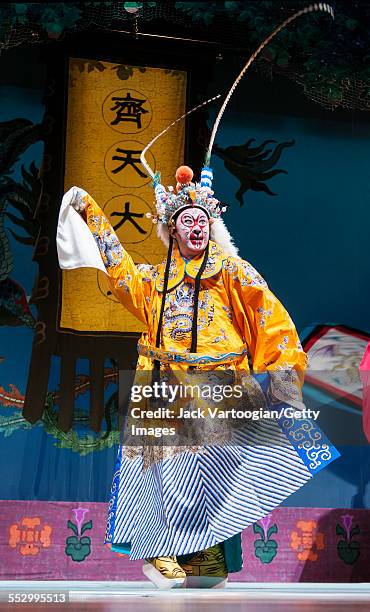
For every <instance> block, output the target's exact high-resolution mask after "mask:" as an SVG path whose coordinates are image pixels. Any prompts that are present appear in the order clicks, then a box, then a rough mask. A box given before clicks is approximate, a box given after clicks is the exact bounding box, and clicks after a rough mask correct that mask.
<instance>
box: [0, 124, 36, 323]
mask: <svg viewBox="0 0 370 612" xmlns="http://www.w3.org/2000/svg"><path fill="white" fill-rule="evenodd" d="M42 134H43V125H42V124H34V123H33V122H32V121H29V120H28V119H12V120H10V121H5V122H3V123H0V325H11V326H14V325H26V326H28V327H31V328H32V327H34V325H35V320H34V317H33V315H32V312H31V310H30V308H29V305H28V301H27V297H26V294H25V291H24V289H23V287H22V286H21V285H20V284H19V283H18V282H17V281H15V280H14V279H12V278H10V274H11V272H12V270H13V256H12V250H11V243H10V240H9V234H11V235H12V236H13V238H14V239H15V240H17V241H18V242H20V243H21V244H24V245H29V246H34V244H35V242H36V237H37V231H38V224H37V222H36V221H35V218H34V216H35V211H36V207H37V204H38V202H39V198H40V195H41V191H42V182H41V179H40V177H39V171H38V168H37V167H36V166H35V164H34V162H32V163H31V165H30V167H29V170H26V169H25V167H24V166H23V165H22V167H21V173H22V179H23V180H22V182H21V183H18V182H17V181H15V180H14V179H13V178H12V177H11V176H10V175H11V174H12V173H13V171H14V165H15V164H16V163H17V162H18V160H19V158H20V156H21V155H22V154H23V153H24V152H25V151H26V149H27V148H28V147H29V146H31V145H32V144H34V143H35V142H37V141H39V140H40V139H41V138H42ZM9 208H12V209H13V210H14V211H16V212H17V213H18V215H16V214H14V213H13V212H10V211H9ZM6 218H7V219H8V220H9V221H10V222H11V223H12V224H14V225H15V226H17V227H18V228H20V229H22V230H23V231H24V232H25V233H26V235H19V234H18V233H16V232H14V231H13V230H12V229H11V228H9V229H6V228H5V219H6Z"/></svg>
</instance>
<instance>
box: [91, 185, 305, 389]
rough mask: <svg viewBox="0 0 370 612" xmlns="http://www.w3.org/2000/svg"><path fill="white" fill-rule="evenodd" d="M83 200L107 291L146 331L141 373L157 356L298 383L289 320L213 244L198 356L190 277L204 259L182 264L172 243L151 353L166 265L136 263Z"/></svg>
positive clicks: (259, 281) (298, 359)
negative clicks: (281, 374)
mask: <svg viewBox="0 0 370 612" xmlns="http://www.w3.org/2000/svg"><path fill="white" fill-rule="evenodd" d="M84 200H85V201H86V202H87V205H86V209H85V220H86V222H87V224H88V226H89V228H90V230H91V232H92V234H93V236H94V238H95V240H96V243H97V245H98V247H99V250H100V253H101V256H102V258H103V261H104V264H105V267H106V270H107V273H108V275H109V284H110V288H111V290H112V292H113V293H114V294H115V295H116V297H117V298H118V299H119V301H120V302H121V303H122V304H123V306H124V307H125V308H127V309H128V310H129V311H130V312H131V313H133V314H134V315H135V316H136V317H137V318H138V319H139V320H140V321H142V322H143V323H144V324H145V325H146V326H147V331H145V332H144V333H143V334H142V337H141V339H140V341H139V345H138V351H139V361H138V368H139V369H146V370H148V369H151V368H152V366H153V359H155V358H157V359H158V360H159V361H160V362H161V363H162V364H168V365H170V366H171V367H176V368H177V369H187V368H188V367H189V366H191V365H195V366H198V367H201V368H202V369H208V368H212V369H213V368H215V367H216V368H218V367H221V368H223V369H224V368H231V369H235V370H244V371H247V372H249V371H250V368H252V370H253V371H254V372H265V371H274V370H275V371H276V370H292V368H294V369H295V370H296V372H297V374H298V377H297V378H299V379H300V380H301V382H302V380H303V374H304V370H305V368H306V365H307V357H306V354H305V353H304V351H303V349H302V346H301V343H300V341H299V337H298V334H297V332H296V329H295V327H294V324H293V322H292V320H291V318H290V316H289V314H288V313H287V311H286V310H285V308H284V307H283V306H282V304H281V303H280V302H279V300H278V299H277V298H276V297H275V296H274V294H273V293H272V292H271V291H270V290H269V288H268V286H267V284H266V282H265V281H264V280H263V278H262V277H261V276H260V275H259V274H258V272H257V271H256V270H255V269H254V268H253V267H252V266H251V265H250V264H249V263H248V262H246V261H243V260H242V259H239V258H237V257H231V256H229V255H227V254H226V253H225V252H224V251H223V250H222V249H221V248H220V247H219V246H218V245H217V244H216V243H214V242H212V241H211V242H210V247H209V258H208V262H207V265H206V268H205V270H204V272H203V275H202V282H201V289H200V295H199V310H198V345H197V353H194V354H192V353H190V352H189V348H190V344H191V322H192V314H193V295H194V279H195V276H196V274H197V271H198V270H199V267H200V265H201V262H202V259H203V255H200V256H199V257H196V258H194V259H192V260H190V261H185V260H184V259H183V257H182V256H181V253H180V251H179V249H178V247H177V243H176V242H175V243H174V248H173V253H172V259H171V265H170V272H169V281H168V293H167V296H166V304H165V310H164V317H163V326H162V332H161V347H160V348H159V349H158V348H155V337H156V332H157V326H158V319H159V313H160V308H161V300H162V290H163V282H164V271H165V262H164V263H161V264H159V265H157V266H151V265H147V264H139V265H135V264H134V262H133V260H132V258H131V257H130V255H129V254H128V253H127V252H126V251H125V250H124V249H123V248H122V246H121V245H120V243H119V241H118V239H117V237H116V236H115V233H114V231H113V229H112V227H111V225H110V223H109V221H108V220H107V219H106V217H105V216H104V214H103V212H102V211H101V209H100V208H99V206H98V205H97V204H96V202H95V201H94V200H93V198H92V197H91V196H89V195H86V196H85V197H84Z"/></svg>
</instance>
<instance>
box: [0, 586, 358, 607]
mask: <svg viewBox="0 0 370 612" xmlns="http://www.w3.org/2000/svg"><path fill="white" fill-rule="evenodd" d="M9 591H12V592H17V593H20V592H23V593H30V592H49V593H50V592H53V593H57V592H64V593H68V594H69V601H70V602H76V603H77V602H98V601H101V602H103V601H108V600H109V601H113V600H116V601H117V600H121V601H124V600H127V599H129V600H131V601H132V600H135V599H136V600H137V601H138V602H139V600H140V599H141V598H143V597H144V598H146V599H147V598H154V599H166V600H175V599H176V600H177V599H182V600H187V599H193V600H194V599H198V600H201V599H202V600H203V599H207V600H212V601H214V602H216V601H217V600H220V599H225V598H226V599H228V600H233V599H237V600H241V599H243V600H244V601H248V600H250V599H251V600H253V601H256V600H257V599H261V600H264V601H268V600H274V601H276V600H278V599H280V600H284V601H288V600H300V601H304V600H307V601H308V600H310V601H317V600H320V601H324V600H325V601H328V602H329V601H332V602H334V601H338V602H339V601H341V602H345V601H348V602H349V601H358V602H365V601H366V602H368V603H369V608H368V609H370V583H369V582H360V583H332V582H331V583H328V582H326V583H322V582H310V583H307V582H305V583H277V582H269V583H266V582H260V583H256V582H254V583H245V582H231V583H229V584H228V585H227V586H226V588H224V589H184V588H180V589H172V590H160V589H156V588H154V587H153V586H152V585H151V584H150V583H149V582H147V581H143V582H140V581H135V582H134V581H131V582H127V581H122V582H119V581H114V582H113V581H110V582H103V581H102V582H95V581H87V580H86V581H84V580H82V581H81V580H78V581H77V580H76V581H71V580H69V581H63V580H47V581H44V580H34V581H32V580H9V581H0V601H1V602H4V594H5V593H7V592H9Z"/></svg>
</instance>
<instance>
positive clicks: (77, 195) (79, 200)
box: [69, 186, 89, 213]
mask: <svg viewBox="0 0 370 612" xmlns="http://www.w3.org/2000/svg"><path fill="white" fill-rule="evenodd" d="M72 190H73V191H72V197H71V200H70V202H69V203H70V205H71V206H73V208H74V209H75V210H76V211H77V212H79V213H82V212H83V211H84V210H85V208H86V206H87V204H88V202H87V199H86V198H85V196H87V195H89V194H88V193H87V191H85V190H84V189H82V188H81V187H76V186H74V187H72ZM84 198H85V199H84Z"/></svg>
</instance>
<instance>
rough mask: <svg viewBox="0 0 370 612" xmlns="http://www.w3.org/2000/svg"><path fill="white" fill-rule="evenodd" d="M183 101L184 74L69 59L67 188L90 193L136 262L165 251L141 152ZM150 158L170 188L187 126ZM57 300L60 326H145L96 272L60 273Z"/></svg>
mask: <svg viewBox="0 0 370 612" xmlns="http://www.w3.org/2000/svg"><path fill="white" fill-rule="evenodd" d="M185 106H186V72H183V71H177V70H170V69H163V68H150V67H135V66H125V65H122V64H118V65H117V64H113V63H110V62H103V61H96V60H87V59H79V58H70V61H69V87H68V111H67V135H66V162H65V180H64V191H67V190H68V189H69V188H70V187H72V186H73V185H77V186H79V187H82V188H83V189H85V190H86V191H88V193H90V194H91V195H92V197H93V198H94V199H95V200H96V202H97V203H98V204H99V206H100V207H101V208H102V210H103V211H104V213H105V215H106V216H107V218H108V219H109V221H110V223H111V224H112V226H113V227H114V229H115V231H116V233H117V236H118V238H119V240H120V242H121V243H122V245H123V246H124V248H125V249H126V250H127V251H128V252H129V253H130V255H131V256H132V258H133V259H134V261H135V263H151V264H157V263H159V262H160V261H162V259H163V258H164V256H165V249H164V246H163V245H162V243H161V242H160V240H159V239H158V238H157V235H156V231H155V226H154V225H153V223H152V221H151V220H150V219H148V218H147V217H146V216H145V213H147V212H155V207H154V191H153V187H152V185H151V179H150V177H149V175H148V174H147V172H146V171H145V169H144V168H143V166H142V165H141V163H140V154H141V151H142V150H143V148H144V147H145V145H146V144H147V143H148V142H149V141H150V140H151V139H152V138H153V137H154V136H155V135H156V134H158V132H160V131H161V130H163V129H164V128H165V127H166V126H167V125H169V124H170V123H171V122H172V121H174V120H175V119H177V118H178V117H179V116H180V115H182V114H183V113H184V112H185ZM147 159H148V161H149V163H150V165H151V167H152V168H153V169H156V170H159V171H160V172H161V177H162V178H161V180H162V183H163V184H164V185H173V184H174V183H175V178H174V174H175V171H176V168H177V167H178V166H179V165H181V164H182V163H184V123H183V122H179V123H178V124H176V125H175V126H173V127H172V128H171V129H170V130H169V131H168V132H167V133H166V134H165V135H164V136H163V137H162V138H160V139H159V140H158V142H157V143H155V145H154V146H153V148H152V149H151V151H149V153H148V154H147ZM61 297H62V302H61V308H60V313H61V316H60V327H61V328H62V329H63V328H64V329H72V330H76V331H86V332H139V331H142V329H143V326H142V323H140V322H139V321H138V320H137V319H136V318H135V317H134V316H133V315H131V314H130V313H129V312H127V310H125V309H124V308H123V307H122V305H121V304H119V302H118V301H117V300H116V298H115V297H114V296H113V295H112V294H111V293H110V291H109V289H108V286H107V282H106V278H105V274H104V273H102V272H98V271H97V270H93V269H88V268H84V269H79V270H68V271H65V270H64V271H63V272H62V292H61Z"/></svg>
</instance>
